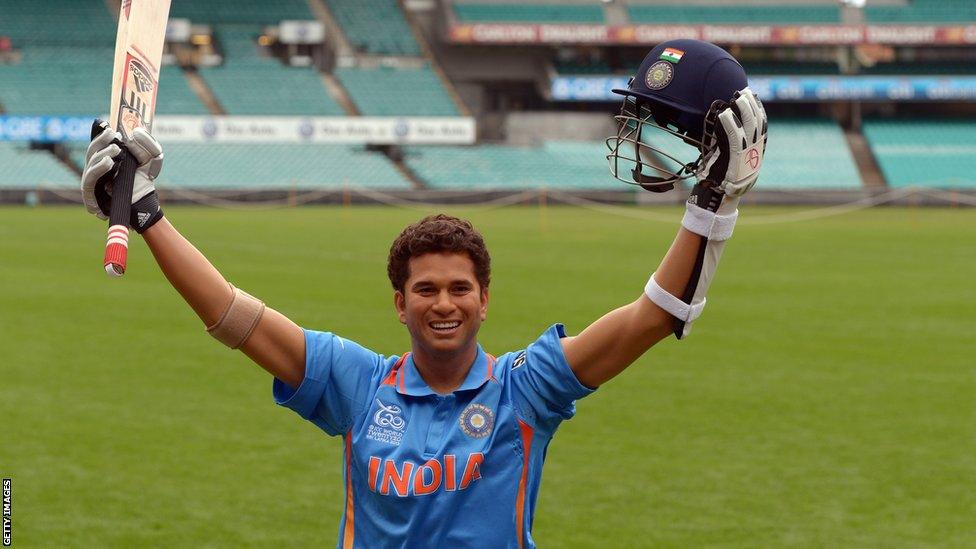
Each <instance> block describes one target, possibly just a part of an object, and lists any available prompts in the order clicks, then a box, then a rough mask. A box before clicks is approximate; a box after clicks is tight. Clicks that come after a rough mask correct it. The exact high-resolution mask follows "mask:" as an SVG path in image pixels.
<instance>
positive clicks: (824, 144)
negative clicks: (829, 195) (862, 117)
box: [756, 119, 864, 190]
mask: <svg viewBox="0 0 976 549" xmlns="http://www.w3.org/2000/svg"><path fill="white" fill-rule="evenodd" d="M756 184H757V185H758V187H759V188H762V189H829V190H842V189H851V190H856V189H860V188H862V187H863V185H864V183H863V181H862V180H861V175H860V172H859V171H858V169H857V163H856V162H855V161H854V155H853V154H852V153H851V149H850V147H849V146H848V145H847V139H846V138H845V137H844V132H843V130H841V127H840V125H838V124H837V123H836V122H834V121H833V120H822V119H815V120H788V119H787V120H782V119H781V120H776V119H773V120H770V122H769V144H768V146H767V148H766V154H765V156H764V158H763V168H762V172H761V173H760V175H759V181H758V182H757V183H756Z"/></svg>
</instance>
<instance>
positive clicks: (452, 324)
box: [431, 321, 461, 330]
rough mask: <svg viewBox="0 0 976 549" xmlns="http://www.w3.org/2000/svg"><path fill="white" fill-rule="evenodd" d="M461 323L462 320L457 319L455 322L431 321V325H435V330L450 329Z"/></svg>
mask: <svg viewBox="0 0 976 549" xmlns="http://www.w3.org/2000/svg"><path fill="white" fill-rule="evenodd" d="M460 325H461V323H460V322H457V321H455V322H433V323H431V326H433V327H434V329H435V330H449V329H451V328H455V327H457V326H460Z"/></svg>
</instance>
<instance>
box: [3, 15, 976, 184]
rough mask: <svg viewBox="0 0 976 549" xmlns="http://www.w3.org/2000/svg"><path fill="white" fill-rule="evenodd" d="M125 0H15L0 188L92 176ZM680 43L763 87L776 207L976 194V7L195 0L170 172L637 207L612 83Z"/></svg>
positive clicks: (182, 43) (165, 95)
mask: <svg viewBox="0 0 976 549" xmlns="http://www.w3.org/2000/svg"><path fill="white" fill-rule="evenodd" d="M118 6H119V0H49V1H48V2H46V3H45V11H44V13H43V14H40V13H38V12H37V10H36V3H35V2H31V1H30V0H4V2H3V7H2V8H0V9H2V10H3V14H2V17H0V45H4V44H5V45H4V46H3V49H0V163H2V165H3V166H4V168H5V169H4V170H2V171H0V200H3V201H12V202H20V201H23V200H24V199H25V197H27V196H30V197H33V198H31V200H36V199H37V197H38V196H41V197H42V199H43V200H51V199H56V198H57V197H59V196H60V197H65V196H67V195H68V193H66V192H64V191H63V190H62V189H69V188H72V187H75V186H76V184H77V183H76V181H77V180H78V176H79V174H80V170H81V168H82V165H83V162H84V158H83V156H84V150H85V147H86V146H87V143H86V137H85V134H86V133H87V131H86V130H85V128H84V127H83V126H84V124H85V121H86V120H90V119H91V118H92V117H95V116H99V115H102V114H104V112H105V111H107V104H106V101H107V97H108V90H107V89H106V87H107V85H108V83H109V82H110V77H111V65H112V63H111V61H112V57H113V44H114V37H115V14H116V13H117V10H118ZM676 37H695V38H701V39H706V40H710V41H713V42H716V43H718V44H719V45H721V46H723V47H725V48H726V49H728V50H729V51H730V52H732V53H733V54H734V55H735V56H736V57H737V58H738V59H740V61H741V62H742V64H743V66H744V67H745V68H746V70H747V72H748V73H749V75H750V79H751V86H752V87H753V89H754V90H756V91H757V93H759V95H760V96H761V97H762V98H763V99H764V102H765V104H766V108H767V111H768V112H769V114H770V120H771V121H770V138H771V139H770V145H769V149H768V151H767V156H766V158H767V160H766V166H765V168H764V170H763V173H762V176H761V178H760V181H759V186H758V187H757V190H758V191H759V192H757V193H756V200H762V195H763V191H770V192H771V193H773V194H775V196H776V197H777V198H776V199H777V200H778V201H782V200H783V197H784V196H792V197H794V198H795V199H796V200H797V201H810V200H813V201H817V200H821V201H832V200H844V199H849V198H850V197H858V196H864V195H871V194H873V193H879V192H885V191H887V190H891V189H904V188H909V187H928V188H933V189H949V190H952V191H954V192H963V193H965V192H967V191H969V192H976V175H974V174H976V170H974V169H972V168H973V167H976V166H974V163H976V160H974V158H976V155H974V154H973V153H974V152H976V151H974V147H976V145H973V144H974V143H976V3H974V2H972V1H970V0H867V2H866V5H864V6H858V5H857V3H854V2H850V3H848V2H838V1H836V0H727V1H720V0H680V1H679V0H612V1H599V0H528V1H523V2H516V1H514V0H276V1H274V2H268V1H264V0H209V1H208V2H181V1H179V0H174V2H173V5H172V11H171V25H170V32H169V33H168V38H167V45H166V52H165V55H164V67H163V69H162V74H161V84H160V92H159V96H158V110H157V112H158V114H159V117H160V123H159V128H157V130H158V131H157V136H158V137H159V138H160V140H161V141H162V142H163V145H164V147H165V150H166V152H167V160H166V165H165V169H164V170H163V173H162V176H161V188H162V189H167V188H170V189H186V190H188V191H193V192H195V193H218V194H219V193H227V192H231V191H237V192H244V191H247V192H254V193H257V194H260V193H270V194H269V196H270V195H273V194H274V193H279V194H280V193H281V192H291V193H295V192H304V191H316V192H319V191H321V196H322V197H323V198H322V200H334V199H335V196H338V194H337V193H347V194H348V193H349V192H350V190H353V191H355V190H360V189H368V190H370V191H371V192H383V193H386V194H388V195H391V196H397V197H406V198H416V197H426V198H434V199H436V198H437V197H439V196H448V195H449V196H451V197H455V198H456V197H458V196H462V195H464V194H465V193H467V194H468V195H469V196H470V200H472V201H474V200H478V199H479V197H485V196H489V194H486V193H491V192H494V191H499V192H502V191H505V192H512V191H524V190H545V189H548V190H553V191H555V190H558V191H562V192H571V193H578V194H581V195H587V196H590V197H598V198H600V199H608V200H609V199H611V198H607V197H610V196H612V197H613V198H612V200H620V201H633V200H634V198H635V197H638V196H643V195H646V194H648V193H638V192H636V191H635V189H634V188H633V187H629V186H627V185H624V184H623V183H620V182H618V181H616V180H614V179H613V178H612V177H611V176H610V174H609V170H608V169H607V164H606V160H605V155H606V154H607V150H606V146H605V143H604V138H605V137H606V136H608V135H611V134H612V133H614V128H613V126H612V115H613V114H614V112H615V111H616V109H617V108H618V104H619V103H618V102H617V99H616V97H615V96H613V95H612V94H610V93H609V91H608V90H609V88H610V87H611V86H613V85H619V84H620V82H621V81H622V82H623V84H624V85H625V84H626V79H627V78H628V77H629V76H631V75H632V72H633V70H634V69H635V68H636V67H637V65H638V64H639V63H640V60H641V59H642V57H643V55H644V53H645V52H646V51H647V50H648V49H649V48H650V47H652V46H653V45H654V44H655V43H657V42H659V41H662V40H665V39H669V38H676ZM51 82H57V83H58V85H50V83H51ZM227 128H231V129H232V130H233V131H231V130H228V129H227ZM235 128H236V129H235ZM459 128H460V129H459ZM663 135H664V134H662V136H663ZM658 145H659V146H660V147H661V148H663V149H665V150H666V151H668V152H669V154H673V155H674V156H676V157H678V158H681V159H685V158H687V159H688V161H690V160H692V159H693V158H694V157H695V156H696V155H697V151H695V150H693V149H691V148H690V147H687V146H685V145H683V144H681V143H674V142H673V141H669V140H668V139H663V140H661V141H660V142H659V143H658ZM662 161H666V159H662ZM330 191H334V193H333V194H330ZM52 193H53V194H52ZM685 193H686V189H678V190H676V191H675V192H674V193H673V195H670V194H669V195H664V196H662V197H654V198H655V199H658V200H680V199H681V198H683V196H684V195H685ZM791 193H792V194H791ZM194 196H197V194H195V195H194ZM491 196H493V195H491ZM845 196H846V197H848V198H843V197H845ZM838 197H840V198H838Z"/></svg>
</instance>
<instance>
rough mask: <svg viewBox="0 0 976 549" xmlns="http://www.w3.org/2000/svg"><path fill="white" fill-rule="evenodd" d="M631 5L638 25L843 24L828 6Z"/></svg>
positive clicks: (836, 10) (837, 9) (726, 3)
mask: <svg viewBox="0 0 976 549" xmlns="http://www.w3.org/2000/svg"><path fill="white" fill-rule="evenodd" d="M728 4H730V2H724V3H721V5H719V3H718V2H716V5H687V4H680V3H674V4H654V5H631V6H629V7H628V8H627V11H628V13H629V14H630V19H631V21H633V22H634V23H647V24H654V23H684V24H702V23H709V24H715V23H719V24H721V23H725V24H755V23H781V24H794V23H839V22H840V9H839V8H838V7H837V6H830V5H824V4H810V5H805V4H790V5H755V4H753V5H728Z"/></svg>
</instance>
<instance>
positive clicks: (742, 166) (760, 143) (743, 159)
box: [697, 88, 767, 196]
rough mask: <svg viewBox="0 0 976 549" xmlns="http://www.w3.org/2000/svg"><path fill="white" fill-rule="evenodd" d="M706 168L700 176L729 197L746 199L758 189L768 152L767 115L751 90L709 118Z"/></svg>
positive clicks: (710, 112) (722, 106)
mask: <svg viewBox="0 0 976 549" xmlns="http://www.w3.org/2000/svg"><path fill="white" fill-rule="evenodd" d="M707 118H708V121H707V123H706V132H707V133H710V134H711V135H710V136H709V137H708V138H706V140H705V142H706V145H707V147H708V148H706V150H705V157H704V160H705V162H704V164H703V166H702V168H701V169H700V170H699V171H698V172H697V173H698V177H699V179H700V180H703V181H710V182H711V183H712V184H714V185H716V186H717V187H718V188H719V189H721V190H722V192H723V193H725V194H726V195H727V196H742V195H744V194H745V193H746V192H748V191H749V189H751V188H752V186H753V185H755V183H756V180H757V179H758V177H759V168H761V167H762V160H763V155H764V153H765V150H766V132H767V120H766V111H765V109H763V107H762V104H761V103H760V102H759V100H758V99H757V98H756V96H755V95H754V94H753V93H752V91H751V90H749V88H744V89H743V90H741V91H739V92H736V94H735V96H734V97H733V98H732V104H731V105H723V104H717V105H716V106H715V107H713V109H712V110H711V111H709V114H708V116H707Z"/></svg>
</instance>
